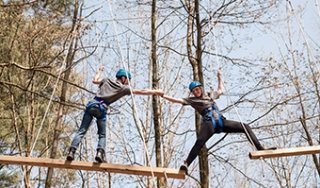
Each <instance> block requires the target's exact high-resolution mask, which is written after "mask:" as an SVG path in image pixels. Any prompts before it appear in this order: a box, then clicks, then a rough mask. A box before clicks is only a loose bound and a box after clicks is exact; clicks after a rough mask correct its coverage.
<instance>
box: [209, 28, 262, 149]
mask: <svg viewBox="0 0 320 188" xmlns="http://www.w3.org/2000/svg"><path fill="white" fill-rule="evenodd" d="M212 33H213V35H214V31H213V30H212ZM213 43H214V46H215V49H214V51H215V53H216V56H215V57H216V62H218V67H219V68H218V70H219V69H221V61H219V59H218V47H217V45H216V40H214V41H213ZM221 83H222V86H223V88H224V90H225V91H224V93H225V95H226V97H227V103H229V102H230V104H232V107H233V108H234V109H235V111H236V114H237V117H238V119H239V122H240V124H241V126H242V128H243V130H244V131H245V134H246V135H247V137H248V139H249V142H250V143H251V146H253V147H254V148H255V149H257V148H256V147H255V145H254V144H253V141H252V138H251V137H250V134H249V133H248V130H247V128H246V127H245V126H244V124H243V122H242V118H241V117H240V114H239V112H238V110H237V107H236V106H235V105H234V103H231V99H230V95H229V92H228V90H226V87H225V83H224V81H223V79H222V80H221ZM218 84H219V83H218Z"/></svg>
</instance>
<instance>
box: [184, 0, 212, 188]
mask: <svg viewBox="0 0 320 188" xmlns="http://www.w3.org/2000/svg"><path fill="white" fill-rule="evenodd" d="M186 4H187V9H188V13H189V14H188V15H189V16H188V29H187V52H188V59H189V62H190V63H191V66H192V69H193V79H194V80H198V81H200V82H201V83H202V84H203V72H202V35H201V33H202V32H201V24H200V14H199V1H198V0H195V1H194V6H193V5H192V4H191V3H190V4H189V3H186ZM194 18H195V21H196V23H195V25H196V32H197V33H196V35H195V36H196V54H195V56H196V57H194V55H193V52H192V47H193V46H192V44H193V41H192V39H193V36H194V33H193V25H194ZM195 123H196V131H197V137H198V133H199V130H200V126H201V118H200V115H199V114H198V113H196V120H195ZM199 169H200V183H201V187H202V188H208V187H209V178H208V177H209V167H208V149H207V147H206V146H204V147H203V148H202V149H201V151H200V154H199Z"/></svg>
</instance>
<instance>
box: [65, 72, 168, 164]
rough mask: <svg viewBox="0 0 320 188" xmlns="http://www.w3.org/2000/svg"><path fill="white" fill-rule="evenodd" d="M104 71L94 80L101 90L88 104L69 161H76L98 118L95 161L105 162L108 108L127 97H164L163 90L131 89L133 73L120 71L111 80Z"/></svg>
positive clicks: (74, 139)
mask: <svg viewBox="0 0 320 188" xmlns="http://www.w3.org/2000/svg"><path fill="white" fill-rule="evenodd" d="M103 71H104V67H103V66H100V68H99V69H98V71H97V73H96V75H95V77H94V79H93V80H92V83H93V84H96V85H98V86H99V90H98V92H97V94H96V96H95V97H94V98H93V99H92V100H90V101H89V102H88V104H87V105H86V109H85V111H84V115H83V119H82V122H81V125H80V128H79V129H78V131H77V132H76V134H75V136H74V138H73V140H72V142H71V146H70V148H69V152H68V155H67V160H68V161H72V160H74V155H75V152H76V150H77V148H78V146H79V144H80V142H81V140H82V138H83V137H84V135H85V134H86V132H87V131H88V129H89V127H90V124H91V121H92V119H93V118H96V121H97V127H98V136H99V140H98V145H97V153H96V156H95V160H96V161H97V162H99V163H101V162H104V161H105V147H106V119H107V117H106V114H107V107H108V106H109V105H111V104H112V103H114V102H115V101H117V100H118V99H120V98H121V97H123V96H125V95H130V94H131V92H132V94H138V95H163V91H162V90H152V89H132V90H131V89H130V87H129V86H128V83H129V80H130V79H131V73H130V72H128V71H126V70H124V69H119V70H118V72H117V73H116V80H112V79H110V78H103V79H102V78H101V73H102V72H103Z"/></svg>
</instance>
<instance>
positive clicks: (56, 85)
mask: <svg viewBox="0 0 320 188" xmlns="http://www.w3.org/2000/svg"><path fill="white" fill-rule="evenodd" d="M73 40H74V36H73V34H71V40H70V44H69V45H75V42H72V41H73ZM73 47H74V46H73ZM69 49H70V48H69ZM67 56H68V53H66V55H65V56H64V58H63V62H62V64H61V67H60V68H59V73H58V76H57V79H56V83H55V84H54V87H53V91H52V93H51V96H50V100H49V102H48V105H47V108H46V111H45V113H44V116H43V118H42V120H41V123H40V127H39V129H38V133H37V135H36V138H35V140H34V142H33V144H32V147H31V150H30V156H33V155H32V153H33V150H34V148H35V146H36V143H37V141H38V139H39V135H40V132H41V130H42V128H43V124H44V121H45V119H46V117H47V114H48V112H49V109H50V106H51V103H52V100H53V97H54V94H55V92H56V90H57V87H58V83H59V80H60V77H61V75H62V72H63V71H64V68H63V67H65V65H66V61H67Z"/></svg>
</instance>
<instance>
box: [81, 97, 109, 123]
mask: <svg viewBox="0 0 320 188" xmlns="http://www.w3.org/2000/svg"><path fill="white" fill-rule="evenodd" d="M93 99H94V100H91V101H90V102H89V103H88V105H87V107H86V110H85V112H86V113H89V110H90V109H91V108H92V107H94V106H97V105H98V107H99V110H100V112H101V114H102V115H101V117H99V118H98V117H97V119H105V118H106V113H107V112H106V109H107V107H108V105H107V102H106V101H105V100H103V99H101V98H99V97H97V96H95V97H94V98H93Z"/></svg>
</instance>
